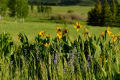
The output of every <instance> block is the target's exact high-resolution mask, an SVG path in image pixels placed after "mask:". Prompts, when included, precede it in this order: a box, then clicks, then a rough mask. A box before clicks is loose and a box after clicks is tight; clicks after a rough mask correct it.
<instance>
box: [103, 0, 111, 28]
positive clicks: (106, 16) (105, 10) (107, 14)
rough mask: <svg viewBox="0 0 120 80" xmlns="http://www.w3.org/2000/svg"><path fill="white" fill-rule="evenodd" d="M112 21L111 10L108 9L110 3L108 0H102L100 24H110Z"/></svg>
mask: <svg viewBox="0 0 120 80" xmlns="http://www.w3.org/2000/svg"><path fill="white" fill-rule="evenodd" d="M111 22H112V12H111V10H110V5H109V3H108V0H105V1H104V5H103V9H102V20H101V24H102V25H104V26H106V25H107V26H111Z"/></svg>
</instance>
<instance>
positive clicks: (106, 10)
mask: <svg viewBox="0 0 120 80" xmlns="http://www.w3.org/2000/svg"><path fill="white" fill-rule="evenodd" d="M118 17H119V6H117V4H116V2H115V0H112V3H111V5H110V4H109V3H108V0H104V4H103V6H100V1H99V0H98V2H97V3H96V6H95V8H94V9H92V10H91V11H90V12H89V13H88V24H89V25H97V26H106V25H107V26H119V18H118Z"/></svg>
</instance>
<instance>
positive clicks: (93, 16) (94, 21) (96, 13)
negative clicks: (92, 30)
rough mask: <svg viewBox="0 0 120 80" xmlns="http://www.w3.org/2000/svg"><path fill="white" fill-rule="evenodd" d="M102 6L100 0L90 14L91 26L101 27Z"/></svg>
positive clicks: (89, 21)
mask: <svg viewBox="0 0 120 80" xmlns="http://www.w3.org/2000/svg"><path fill="white" fill-rule="evenodd" d="M101 13H102V5H101V2H100V0H98V1H97V3H96V4H95V8H94V9H92V10H91V11H90V12H89V13H88V24H89V25H101Z"/></svg>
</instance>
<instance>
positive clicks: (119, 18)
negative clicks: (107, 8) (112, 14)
mask: <svg viewBox="0 0 120 80" xmlns="http://www.w3.org/2000/svg"><path fill="white" fill-rule="evenodd" d="M116 20H117V21H116V25H117V26H119V27H120V2H119V4H118V6H117V16H116Z"/></svg>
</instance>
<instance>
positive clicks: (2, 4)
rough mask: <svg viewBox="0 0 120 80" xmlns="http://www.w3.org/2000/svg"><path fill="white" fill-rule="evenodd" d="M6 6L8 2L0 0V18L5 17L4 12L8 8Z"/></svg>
mask: <svg viewBox="0 0 120 80" xmlns="http://www.w3.org/2000/svg"><path fill="white" fill-rule="evenodd" d="M7 4H8V0H0V15H1V16H5V15H6V10H7V8H8V6H7Z"/></svg>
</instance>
